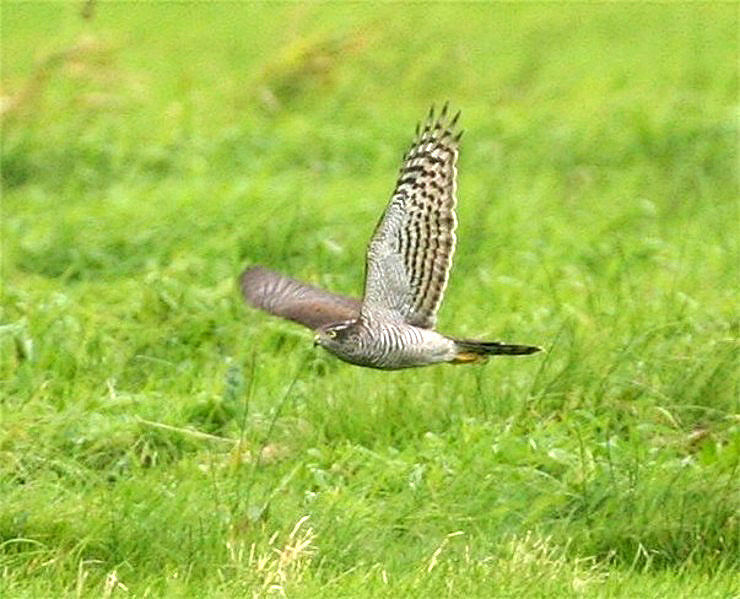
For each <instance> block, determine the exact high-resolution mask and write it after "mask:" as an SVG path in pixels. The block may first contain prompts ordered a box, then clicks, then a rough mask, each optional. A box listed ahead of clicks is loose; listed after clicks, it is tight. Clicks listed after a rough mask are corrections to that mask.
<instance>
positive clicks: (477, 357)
mask: <svg viewBox="0 0 740 599" xmlns="http://www.w3.org/2000/svg"><path fill="white" fill-rule="evenodd" d="M454 341H455V347H456V349H457V356H455V359H454V360H453V361H452V362H453V363H454V364H464V363H466V362H484V361H485V360H486V359H487V358H488V356H528V355H529V354H534V353H536V352H538V351H541V350H542V348H541V347H537V346H535V345H515V344H513V343H502V342H500V341H470V340H463V339H454Z"/></svg>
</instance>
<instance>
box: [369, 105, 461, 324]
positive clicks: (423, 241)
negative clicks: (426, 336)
mask: <svg viewBox="0 0 740 599" xmlns="http://www.w3.org/2000/svg"><path fill="white" fill-rule="evenodd" d="M459 116H460V113H459V112H458V113H457V114H456V115H455V116H454V117H453V118H452V119H448V117H447V105H446V104H445V106H444V108H443V109H442V112H441V113H440V115H439V118H437V119H435V117H434V108H433V107H432V110H431V111H430V112H429V117H428V118H427V121H426V123H425V125H424V128H423V129H421V127H420V126H417V130H416V139H415V140H414V142H413V143H412V144H411V147H410V148H409V150H408V152H407V153H406V155H405V156H404V159H403V165H402V166H401V170H400V174H399V177H398V181H397V182H396V189H395V191H394V193H393V197H392V198H391V201H390V204H389V205H388V208H387V209H386V211H385V214H383V217H382V218H381V219H380V222H379V223H378V226H377V228H376V229H375V234H374V235H373V238H372V239H371V241H370V245H369V246H368V251H367V258H366V279H365V296H364V299H363V307H362V314H363V316H365V317H367V318H373V317H374V316H376V315H381V316H382V318H386V319H389V320H395V321H400V322H405V323H407V324H411V325H414V326H418V327H422V328H430V329H431V328H433V327H434V324H435V322H436V319H437V311H438V309H439V305H440V304H441V302H442V297H443V295H444V291H445V287H446V286H447V279H448V276H449V272H450V267H451V266H452V256H453V254H454V252H455V228H456V226H457V218H456V216H455V206H456V204H457V199H456V197H455V188H456V177H457V169H456V167H455V163H456V161H457V154H458V142H459V141H460V137H461V136H462V131H460V132H459V133H458V132H456V131H455V125H456V124H457V119H458V117H459Z"/></svg>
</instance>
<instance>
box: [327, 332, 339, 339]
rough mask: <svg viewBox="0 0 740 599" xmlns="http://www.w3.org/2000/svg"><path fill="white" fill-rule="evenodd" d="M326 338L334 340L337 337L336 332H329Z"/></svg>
mask: <svg viewBox="0 0 740 599" xmlns="http://www.w3.org/2000/svg"><path fill="white" fill-rule="evenodd" d="M326 336H327V337H329V339H334V338H335V337H336V336H337V332H336V331H327V332H326Z"/></svg>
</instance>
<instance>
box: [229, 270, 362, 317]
mask: <svg viewBox="0 0 740 599" xmlns="http://www.w3.org/2000/svg"><path fill="white" fill-rule="evenodd" d="M241 289H242V294H243V295H244V299H246V300H247V302H249V303H250V304H251V305H252V306H254V307H255V308H259V309H261V310H265V311H266V312H269V313H271V314H274V315H275V316H280V317H282V318H287V319H288V320H292V321H293V322H297V323H299V324H302V325H304V326H307V327H308V328H310V329H318V328H320V327H323V326H325V325H327V324H332V323H336V322H342V321H344V320H352V319H355V318H357V317H358V316H359V314H360V300H358V299H355V298H352V297H347V296H346V295H341V294H339V293H333V292H331V291H325V290H323V289H320V288H319V287H315V286H313V285H309V284H307V283H302V282H300V281H296V280H295V279H292V278H291V277H286V276H285V275H281V274H280V273H277V272H275V271H272V270H268V269H267V268H263V267H261V266H253V267H251V268H248V269H247V270H245V271H244V272H243V273H242V275H241Z"/></svg>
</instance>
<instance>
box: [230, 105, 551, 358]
mask: <svg viewBox="0 0 740 599" xmlns="http://www.w3.org/2000/svg"><path fill="white" fill-rule="evenodd" d="M447 108H448V106H447V104H445V106H444V108H443V109H442V111H441V113H440V114H439V116H438V117H435V113H434V106H432V108H431V110H430V111H429V116H428V117H427V119H426V121H425V123H424V125H423V126H422V125H421V124H419V125H417V127H416V137H415V139H414V141H413V143H412V144H411V147H410V148H409V149H408V151H407V152H406V154H405V156H404V158H403V163H402V165H401V170H400V173H399V176H398V180H397V181H396V188H395V191H394V192H393V196H392V197H391V200H390V203H389V204H388V207H387V208H386V210H385V213H384V214H383V216H382V217H381V219H380V221H379V222H378V224H377V226H376V228H375V233H374V234H373V236H372V238H371V240H370V244H369V245H368V248H367V255H366V260H365V262H366V265H365V293H364V295H363V297H362V300H359V299H354V298H351V297H347V296H344V295H340V294H338V293H332V292H329V291H325V290H323V289H320V288H318V287H315V286H313V285H308V284H306V283H302V282H300V281H297V280H295V279H292V278H290V277H287V276H284V275H281V274H279V273H277V272H274V271H272V270H268V269H266V268H263V267H261V266H253V267H251V268H247V269H246V270H245V271H244V273H243V274H242V275H241V290H242V293H243V294H244V298H245V299H246V300H247V302H249V303H250V304H251V305H253V306H254V307H256V308H260V309H262V310H265V311H267V312H270V313H271V314H275V315H277V316H281V317H282V318H287V319H288V320H292V321H294V322H297V323H299V324H302V325H304V326H307V327H309V328H311V329H313V330H314V331H315V332H316V335H315V338H314V344H315V345H320V346H321V347H323V348H324V349H326V350H328V351H329V352H331V353H332V354H334V355H335V356H337V357H338V358H341V359H342V360H344V361H346V362H349V363H351V364H357V365H359V366H367V367H370V368H379V369H384V370H395V369H400V368H411V367H415V366H426V365H429V364H437V363H440V362H451V363H453V364H461V363H468V362H481V361H484V360H485V359H486V358H487V356H490V355H506V356H521V355H526V354H532V353H535V352H537V351H539V350H540V348H539V347H535V346H532V345H516V344H510V343H503V342H500V341H477V340H469V339H457V338H455V337H449V336H447V335H443V334H441V333H438V332H437V331H435V330H434V325H435V322H436V319H437V311H438V309H439V306H440V303H441V302H442V296H443V294H444V291H445V287H446V286H447V279H448V276H449V273H450V267H451V266H452V255H453V253H454V251H455V241H456V239H455V228H456V226H457V218H456V216H455V206H456V203H457V199H456V197H455V189H456V176H457V169H456V166H455V164H456V161H457V154H458V146H459V142H460V138H461V136H462V131H459V130H458V129H457V122H458V119H459V117H460V113H459V112H458V113H457V114H456V115H455V116H454V117H452V118H450V117H449V116H448V110H447Z"/></svg>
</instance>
